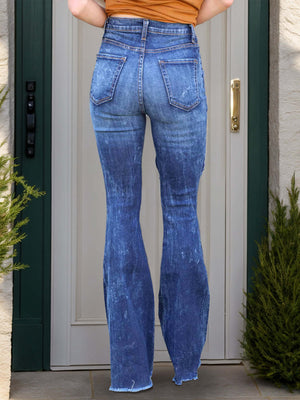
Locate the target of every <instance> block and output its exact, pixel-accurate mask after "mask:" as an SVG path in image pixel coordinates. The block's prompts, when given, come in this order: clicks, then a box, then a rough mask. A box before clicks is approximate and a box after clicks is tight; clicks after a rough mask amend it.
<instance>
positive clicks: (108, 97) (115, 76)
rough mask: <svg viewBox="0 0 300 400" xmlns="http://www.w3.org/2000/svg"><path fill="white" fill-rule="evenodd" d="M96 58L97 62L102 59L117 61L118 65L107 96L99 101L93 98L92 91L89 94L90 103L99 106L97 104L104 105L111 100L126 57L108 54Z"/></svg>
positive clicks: (98, 55)
mask: <svg viewBox="0 0 300 400" xmlns="http://www.w3.org/2000/svg"><path fill="white" fill-rule="evenodd" d="M96 58H97V60H99V59H102V58H104V59H109V60H116V61H119V63H118V65H117V67H116V70H115V73H114V78H113V82H112V85H111V88H110V94H109V96H106V97H103V98H101V99H96V98H95V97H94V96H93V94H92V91H91V93H90V99H91V101H92V102H93V103H94V104H96V105H99V104H102V103H105V102H106V101H109V100H111V99H112V98H113V95H114V91H115V88H116V84H117V81H118V78H119V76H120V73H121V70H122V68H123V66H124V64H125V61H126V59H127V57H120V56H113V55H110V54H109V55H108V54H97V56H96Z"/></svg>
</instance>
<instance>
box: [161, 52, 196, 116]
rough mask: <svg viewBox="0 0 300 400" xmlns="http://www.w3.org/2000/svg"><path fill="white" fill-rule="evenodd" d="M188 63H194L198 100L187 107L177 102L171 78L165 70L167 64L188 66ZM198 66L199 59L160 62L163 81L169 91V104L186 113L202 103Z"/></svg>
mask: <svg viewBox="0 0 300 400" xmlns="http://www.w3.org/2000/svg"><path fill="white" fill-rule="evenodd" d="M188 63H193V67H194V82H195V84H196V98H197V100H196V101H195V102H194V103H193V104H191V105H189V106H186V105H184V104H182V103H179V102H178V101H176V99H175V96H174V95H173V93H172V88H171V83H170V80H169V76H168V73H167V70H166V68H165V64H188ZM197 65H198V60H197V59H189V60H187V59H183V60H170V61H168V60H159V66H160V70H161V72H162V76H163V80H164V83H165V86H166V90H167V94H168V99H169V103H170V104H171V105H174V106H175V107H178V108H181V109H182V110H185V111H189V110H192V109H193V108H195V107H196V106H197V105H198V104H199V103H200V94H199V83H198V79H197Z"/></svg>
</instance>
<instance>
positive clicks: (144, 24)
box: [142, 19, 149, 40]
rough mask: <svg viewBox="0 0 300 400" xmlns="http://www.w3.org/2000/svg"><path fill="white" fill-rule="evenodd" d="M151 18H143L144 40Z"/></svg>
mask: <svg viewBox="0 0 300 400" xmlns="http://www.w3.org/2000/svg"><path fill="white" fill-rule="evenodd" d="M148 25H149V20H148V19H144V20H143V31H142V40H146V36H147V31H148Z"/></svg>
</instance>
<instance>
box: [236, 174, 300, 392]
mask: <svg viewBox="0 0 300 400" xmlns="http://www.w3.org/2000/svg"><path fill="white" fill-rule="evenodd" d="M288 194H289V213H288V209H287V206H286V205H283V203H282V201H280V200H279V198H278V196H275V195H274V194H273V193H272V192H271V196H272V198H273V199H274V200H275V207H274V210H273V211H272V216H273V226H272V227H271V225H270V224H269V223H268V224H267V235H266V236H265V237H263V239H262V241H261V243H260V244H258V259H259V261H258V263H257V261H256V264H257V268H255V269H254V277H253V286H252V287H253V289H252V292H249V293H245V292H244V294H245V296H246V298H247V305H245V304H243V306H244V307H245V308H246V311H247V313H246V316H245V315H243V314H242V313H241V316H242V317H243V318H244V320H245V321H246V325H245V331H244V332H243V338H242V340H241V341H240V343H241V345H242V348H243V349H244V351H245V353H244V359H246V360H248V361H249V362H250V366H251V367H252V368H254V369H255V370H256V371H255V372H253V373H250V374H249V375H256V376H259V377H262V378H266V379H268V380H271V381H272V382H273V383H274V384H275V385H276V386H278V387H280V386H281V385H286V386H287V387H288V388H289V390H290V391H292V389H300V211H299V206H298V197H299V188H297V187H295V173H294V174H293V177H292V179H291V189H288Z"/></svg>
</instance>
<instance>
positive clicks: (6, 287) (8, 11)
mask: <svg viewBox="0 0 300 400" xmlns="http://www.w3.org/2000/svg"><path fill="white" fill-rule="evenodd" d="M13 72H14V1H11V0H0V87H1V88H2V87H3V86H4V85H5V86H7V87H9V89H10V92H9V94H8V97H7V98H6V100H5V101H4V103H3V105H2V108H1V110H0V142H2V141H3V140H4V139H7V144H6V145H5V146H3V147H2V148H1V152H5V153H8V152H10V153H11V154H13V143H14V139H13V132H14V119H13V109H14V95H13V94H14V82H13V81H14V76H13ZM11 328H12V273H10V274H8V275H5V276H4V277H2V278H1V277H0V349H1V351H0V399H1V400H6V399H8V398H9V388H10V370H11Z"/></svg>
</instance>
